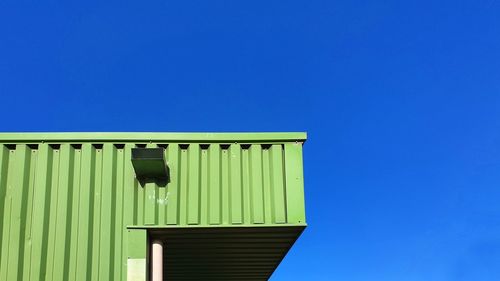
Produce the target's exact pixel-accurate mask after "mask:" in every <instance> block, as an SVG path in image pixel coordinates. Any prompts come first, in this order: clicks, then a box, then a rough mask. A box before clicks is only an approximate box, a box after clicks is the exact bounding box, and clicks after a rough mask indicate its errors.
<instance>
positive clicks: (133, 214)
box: [0, 133, 306, 280]
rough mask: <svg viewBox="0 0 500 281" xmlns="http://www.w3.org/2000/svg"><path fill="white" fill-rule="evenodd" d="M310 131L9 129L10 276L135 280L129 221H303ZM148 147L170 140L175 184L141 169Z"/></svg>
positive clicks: (152, 224) (2, 181)
mask: <svg viewBox="0 0 500 281" xmlns="http://www.w3.org/2000/svg"><path fill="white" fill-rule="evenodd" d="M305 138H306V135H305V133H221V134H216V133H191V134H190V133H33V134H30V133H0V213H1V214H2V220H0V253H1V255H0V280H126V274H127V268H126V267H127V260H126V259H127V257H128V256H127V255H128V254H129V250H130V249H132V248H130V247H129V246H130V245H134V244H133V243H134V242H135V241H136V239H135V238H134V239H133V241H131V240H130V235H129V234H128V230H127V227H129V229H141V228H142V229H147V228H155V229H158V228H166V229H170V228H193V229H194V228H203V227H209V228H231V227H239V228H241V227H249V228H252V227H297V226H298V227H303V226H305V225H306V221H305V210H304V187H303V172H302V143H303V141H304V140H305ZM137 146H140V147H163V148H165V154H166V161H167V163H168V166H169V169H170V182H169V183H168V184H167V185H166V186H158V185H157V184H155V183H154V182H149V183H146V184H145V185H144V186H142V185H141V184H139V183H138V181H137V180H136V179H135V175H134V169H133V167H132V163H131V149H132V148H133V147H137ZM295 229H296V228H295ZM294 233H295V232H294ZM137 241H138V240H137ZM131 243H132V244H131ZM141 243H142V244H143V248H144V249H145V242H141ZM274 266H276V265H274Z"/></svg>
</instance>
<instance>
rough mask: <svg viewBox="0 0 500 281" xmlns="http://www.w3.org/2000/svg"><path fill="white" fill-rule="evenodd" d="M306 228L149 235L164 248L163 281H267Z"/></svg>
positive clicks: (177, 231)
mask: <svg viewBox="0 0 500 281" xmlns="http://www.w3.org/2000/svg"><path fill="white" fill-rule="evenodd" d="M303 229H304V227H303V226H296V227H289V226H284V227H256V228H250V227H226V228H171V229H153V230H150V231H149V235H150V239H161V240H162V241H163V244H164V245H165V246H164V249H165V250H164V251H165V252H164V266H163V268H164V274H163V276H164V280H169V281H170V280H268V279H269V278H270V277H271V275H272V273H273V272H274V270H275V269H276V268H277V266H278V265H279V263H280V262H281V260H282V259H283V258H284V256H285V255H286V253H287V252H288V250H289V249H290V247H291V246H292V245H293V243H294V242H295V240H296V239H297V238H298V236H299V235H300V234H301V233H302V231H303Z"/></svg>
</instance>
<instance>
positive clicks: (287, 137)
mask: <svg viewBox="0 0 500 281" xmlns="http://www.w3.org/2000/svg"><path fill="white" fill-rule="evenodd" d="M306 139H307V133H305V132H273V133H158V132H149V133H148V132H113V133H110V132H88V133H83V132H77V133H76V132H75V133H69V132H68V133H0V142H41V141H47V142H78V141H103V142H119V141H148V142H149V141H166V142H168V141H174V142H277V141H305V140H306Z"/></svg>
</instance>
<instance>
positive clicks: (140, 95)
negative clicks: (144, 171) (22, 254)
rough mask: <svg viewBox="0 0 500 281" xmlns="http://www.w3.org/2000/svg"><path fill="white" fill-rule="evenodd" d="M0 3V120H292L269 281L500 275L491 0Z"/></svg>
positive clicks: (218, 124)
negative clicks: (291, 150)
mask: <svg viewBox="0 0 500 281" xmlns="http://www.w3.org/2000/svg"><path fill="white" fill-rule="evenodd" d="M80 2H84V3H56V2H48V1H47V3H27V2H24V1H12V2H4V1H2V3H0V97H1V105H2V106H1V110H0V118H1V119H2V120H3V122H2V125H1V126H0V130H1V131H307V132H308V134H309V140H308V141H307V143H306V145H305V148H304V153H305V156H304V157H305V159H304V161H305V177H306V180H305V183H306V196H307V198H306V204H307V215H308V223H309V225H310V226H309V227H308V228H307V229H306V231H305V232H304V234H303V236H302V237H301V238H300V239H299V241H298V242H297V244H296V245H295V246H294V248H293V249H292V250H291V252H290V253H289V255H288V256H287V257H286V259H285V260H284V262H283V263H282V265H281V266H280V267H279V269H278V270H277V271H276V272H275V274H274V275H273V277H272V280H276V281H277V280H348V281H357V280H360V281H361V280H363V281H365V280H381V281H382V280H383V281H391V280H395V281H396V280H398V281H399V280H408V281H413V280H426V281H433V280H450V281H462V280H476V281H477V280H499V279H500V267H499V266H498V264H499V263H500V204H499V199H500V185H499V184H500V146H499V144H500V130H499V126H500V36H499V35H500V17H499V16H498V15H499V13H500V3H499V2H497V1H494V0H488V1H483V0H477V1H245V2H243V1H176V2H174V1H145V2H144V1H142V2H141V1H130V2H127V1H125V2H124V1H115V2H106V3H103V1H96V2H94V1H80Z"/></svg>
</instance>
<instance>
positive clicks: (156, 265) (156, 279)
mask: <svg viewBox="0 0 500 281" xmlns="http://www.w3.org/2000/svg"><path fill="white" fill-rule="evenodd" d="M151 248H152V249H151V281H163V242H162V241H161V240H154V241H153V244H152V247H151Z"/></svg>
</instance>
